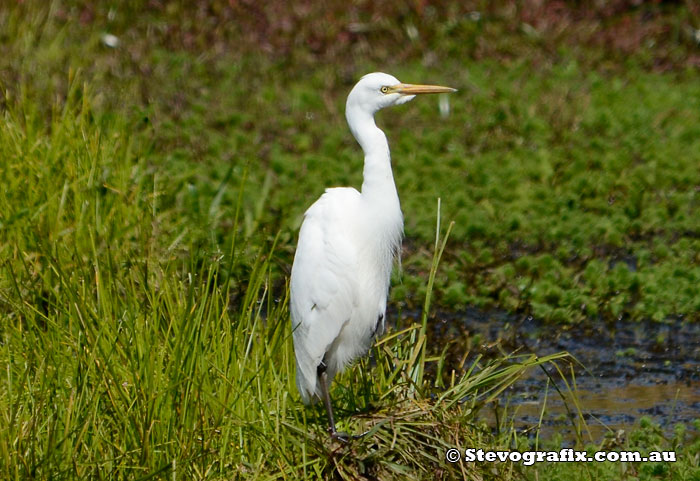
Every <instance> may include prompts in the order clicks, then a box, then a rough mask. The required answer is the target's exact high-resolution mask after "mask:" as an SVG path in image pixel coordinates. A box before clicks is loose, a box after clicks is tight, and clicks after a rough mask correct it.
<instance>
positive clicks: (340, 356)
mask: <svg viewBox="0 0 700 481" xmlns="http://www.w3.org/2000/svg"><path fill="white" fill-rule="evenodd" d="M451 91H454V90H453V89H450V88H448V87H440V86H431V85H410V84H402V83H400V82H399V81H398V80H397V79H396V78H395V77H392V76H391V75H387V74H384V73H372V74H368V75H365V76H364V77H362V79H361V80H360V81H359V82H358V83H357V85H355V87H354V88H353V89H352V91H351V92H350V94H349V95H348V99H347V103H346V110H345V115H346V118H347V121H348V125H349V126H350V130H351V131H352V133H353V135H354V136H355V138H356V139H357V141H358V142H359V144H360V145H361V147H362V150H363V151H364V153H365V165H364V172H363V183H362V190H361V192H358V191H357V190H355V189H354V188H350V187H342V188H332V189H327V190H326V191H325V193H324V194H323V195H322V196H321V197H320V198H319V199H318V200H317V201H316V202H315V203H314V204H313V205H312V206H311V207H309V209H308V210H307V211H306V213H305V214H304V222H303V223H302V226H301V230H300V232H299V242H298V245H297V250H296V254H295V256H294V264H293V266H292V276H291V282H290V289H291V292H290V309H291V317H292V328H293V336H294V351H295V355H296V360H297V374H296V382H297V387H298V389H299V393H300V394H301V397H302V400H303V401H304V403H307V404H308V403H309V402H313V401H315V400H316V399H317V398H320V399H324V402H325V404H326V409H327V410H328V416H329V421H330V428H329V430H330V432H331V434H332V435H333V436H334V437H340V436H339V435H338V433H336V431H335V424H334V421H333V414H332V409H331V405H330V398H329V396H328V388H329V387H330V384H331V381H332V380H333V377H334V376H335V374H337V373H338V372H341V371H342V370H343V368H345V366H347V365H348V364H349V363H351V362H352V361H353V360H355V359H356V358H357V357H359V356H361V355H364V354H366V353H367V351H368V350H369V348H370V347H371V345H372V342H373V340H374V337H375V336H376V335H377V334H379V333H381V332H382V331H383V329H384V318H385V310H386V299H387V293H388V290H389V283H390V277H391V269H392V265H393V260H394V257H395V255H396V253H397V252H398V249H399V247H400V244H401V238H402V236H403V216H402V214H401V206H400V204H399V197H398V194H397V192H396V185H395V184H394V177H393V174H392V170H391V160H390V155H389V144H388V143H387V140H386V136H385V135H384V132H382V131H381V130H380V129H379V128H378V127H377V126H376V124H375V122H374V114H375V113H376V112H377V111H378V110H379V109H381V108H384V107H387V106H390V105H398V104H402V103H405V102H407V101H409V100H411V99H412V98H413V97H414V96H415V95H416V94H419V93H438V92H451ZM324 384H325V385H324Z"/></svg>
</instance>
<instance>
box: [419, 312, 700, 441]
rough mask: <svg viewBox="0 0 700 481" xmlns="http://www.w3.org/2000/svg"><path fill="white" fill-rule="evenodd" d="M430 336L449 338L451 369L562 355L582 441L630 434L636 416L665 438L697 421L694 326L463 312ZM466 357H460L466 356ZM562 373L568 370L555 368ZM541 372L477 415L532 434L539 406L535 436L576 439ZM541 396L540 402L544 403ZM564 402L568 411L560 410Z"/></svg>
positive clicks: (699, 351)
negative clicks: (556, 322) (563, 321)
mask: <svg viewBox="0 0 700 481" xmlns="http://www.w3.org/2000/svg"><path fill="white" fill-rule="evenodd" d="M431 324H432V325H433V326H434V332H433V336H434V337H433V339H436V338H437V339H440V340H444V341H447V340H452V341H454V343H453V344H452V345H451V347H450V351H449V353H450V354H449V360H450V363H451V364H452V366H451V367H454V368H456V369H458V370H459V369H460V364H461V361H462V360H463V359H464V360H465V362H464V364H463V366H465V367H468V366H470V365H471V362H472V361H473V360H474V359H475V358H476V356H477V355H482V356H483V357H484V358H486V359H488V358H501V357H503V355H504V354H509V353H514V352H515V353H531V352H532V353H536V354H537V355H540V356H544V355H547V354H552V353H556V352H561V351H567V352H569V353H570V354H571V355H572V356H573V357H574V358H576V360H577V361H578V362H580V365H579V364H576V363H573V364H571V365H572V366H573V378H574V379H575V383H576V392H577V396H578V399H579V401H580V407H581V411H582V414H583V418H584V420H585V425H586V426H587V428H584V427H583V424H582V423H580V422H579V426H580V427H581V428H582V432H583V440H584V441H585V442H589V441H593V442H600V441H601V440H602V438H603V437H604V436H605V434H606V433H615V432H617V431H618V430H620V429H623V430H625V431H629V429H630V428H631V427H632V426H633V425H634V424H635V422H636V421H638V420H639V418H641V417H642V416H648V417H650V418H651V419H652V420H653V421H654V422H656V423H659V424H660V425H661V426H662V428H663V429H664V431H665V432H666V433H667V434H670V433H672V431H673V426H674V424H676V423H682V424H686V425H689V424H690V423H691V422H692V421H693V420H695V419H698V418H700V325H699V324H693V323H686V322H683V321H682V320H676V321H673V322H672V323H670V324H660V323H652V322H642V323H626V322H617V323H616V324H614V325H608V324H603V323H596V324H593V325H589V326H551V325H547V324H544V323H542V322H538V321H536V320H534V319H532V318H521V317H516V316H512V315H508V314H505V313H500V312H488V313H487V312H481V311H478V310H474V309H472V310H468V311H466V312H464V313H461V314H459V315H456V314H448V315H442V316H441V315H438V316H436V318H435V319H433V320H432V323H431ZM465 354H466V357H465ZM560 367H561V368H562V369H565V370H567V377H568V378H569V379H571V373H570V372H568V369H569V365H568V363H566V364H561V363H560ZM547 371H548V373H549V376H551V379H553V380H554V381H555V382H556V384H557V386H558V387H559V389H560V390H562V391H566V387H565V385H564V383H563V382H562V379H561V376H560V375H559V374H558V373H557V372H556V370H555V369H554V368H553V367H552V366H550V367H549V368H547ZM547 382H548V376H547V374H546V373H545V370H543V369H532V370H530V371H529V372H528V373H527V375H526V376H525V377H524V378H522V379H521V380H519V381H518V382H517V383H516V384H515V385H514V386H513V387H512V388H511V389H509V390H508V391H507V393H506V395H505V396H503V397H502V399H501V400H500V401H499V407H498V410H499V413H496V412H495V408H494V409H492V410H491V412H488V410H487V409H485V410H483V411H482V413H483V415H485V416H486V417H487V419H488V421H489V422H490V423H491V424H492V425H494V424H495V420H496V419H497V417H501V418H502V417H503V415H504V413H505V415H506V416H513V415H514V418H515V426H516V428H517V429H518V430H519V431H521V430H522V431H524V432H527V433H530V434H532V435H534V433H535V427H536V426H537V425H538V424H539V419H540V415H541V413H542V408H543V405H545V411H544V415H543V416H542V429H541V431H540V438H542V439H549V438H550V437H551V436H552V435H555V434H560V435H561V436H562V438H563V440H564V441H574V440H575V439H576V434H575V428H574V424H575V423H576V422H577V421H576V420H573V421H572V419H571V416H570V413H571V412H574V413H576V412H577V411H576V407H575V405H574V403H572V402H571V399H568V400H567V401H566V403H565V402H564V400H562V398H561V396H560V395H559V394H558V393H557V391H556V389H555V388H554V387H553V386H552V384H551V381H550V383H549V385H548V383H547ZM545 399H546V404H544V403H545ZM567 405H568V409H567Z"/></svg>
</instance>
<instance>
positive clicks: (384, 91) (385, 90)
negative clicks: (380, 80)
mask: <svg viewBox="0 0 700 481" xmlns="http://www.w3.org/2000/svg"><path fill="white" fill-rule="evenodd" d="M379 90H380V91H381V92H382V93H383V94H386V93H389V87H387V86H386V85H385V86H384V87H382V88H380V89H379Z"/></svg>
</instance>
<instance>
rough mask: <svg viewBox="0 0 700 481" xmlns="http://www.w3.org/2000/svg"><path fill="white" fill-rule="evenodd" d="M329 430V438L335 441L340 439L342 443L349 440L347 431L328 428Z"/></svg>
mask: <svg viewBox="0 0 700 481" xmlns="http://www.w3.org/2000/svg"><path fill="white" fill-rule="evenodd" d="M329 431H330V433H331V439H334V440H336V441H340V442H341V443H343V444H347V443H349V442H350V435H349V434H348V433H346V432H343V431H336V430H330V429H329ZM353 437H354V436H353Z"/></svg>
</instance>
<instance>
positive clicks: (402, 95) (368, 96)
mask: <svg viewBox="0 0 700 481" xmlns="http://www.w3.org/2000/svg"><path fill="white" fill-rule="evenodd" d="M454 91H455V89H453V88H450V87H442V86H439V85H412V84H404V83H401V82H400V81H399V80H398V79H397V78H396V77H394V76H392V75H389V74H386V73H381V72H374V73H369V74H367V75H365V76H364V77H362V78H361V79H360V81H359V82H357V84H356V85H355V87H354V88H353V89H352V91H351V92H350V95H348V101H347V104H346V108H347V109H350V108H357V107H359V108H361V109H362V110H364V111H365V112H368V113H370V114H374V113H375V112H377V111H378V110H380V109H383V108H384V107H390V106H392V105H400V104H403V103H406V102H408V101H409V100H412V99H413V98H414V97H415V96H416V95H418V94H431V93H448V92H454Z"/></svg>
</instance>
